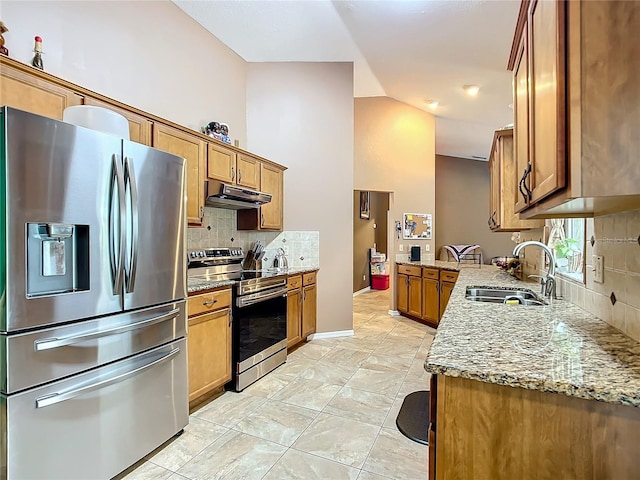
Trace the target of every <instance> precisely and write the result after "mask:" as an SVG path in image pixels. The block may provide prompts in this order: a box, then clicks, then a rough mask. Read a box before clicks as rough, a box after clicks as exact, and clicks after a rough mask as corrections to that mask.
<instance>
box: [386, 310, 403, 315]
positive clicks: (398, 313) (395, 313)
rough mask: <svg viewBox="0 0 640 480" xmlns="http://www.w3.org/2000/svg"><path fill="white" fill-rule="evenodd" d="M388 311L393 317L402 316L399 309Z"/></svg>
mask: <svg viewBox="0 0 640 480" xmlns="http://www.w3.org/2000/svg"><path fill="white" fill-rule="evenodd" d="M387 313H388V314H389V315H391V316H392V317H399V316H400V312H399V311H398V310H389V311H388V312H387Z"/></svg>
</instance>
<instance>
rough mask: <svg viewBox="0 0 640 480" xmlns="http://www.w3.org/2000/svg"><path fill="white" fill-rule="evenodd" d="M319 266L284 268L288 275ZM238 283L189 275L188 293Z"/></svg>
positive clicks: (312, 270)
mask: <svg viewBox="0 0 640 480" xmlns="http://www.w3.org/2000/svg"><path fill="white" fill-rule="evenodd" d="M317 270H318V267H292V268H288V269H286V270H283V271H282V273H285V274H286V275H298V274H301V273H308V272H315V271H317ZM235 284H236V280H208V279H206V278H202V277H187V293H197V292H202V291H205V290H212V289H214V288H220V287H230V286H233V285H235Z"/></svg>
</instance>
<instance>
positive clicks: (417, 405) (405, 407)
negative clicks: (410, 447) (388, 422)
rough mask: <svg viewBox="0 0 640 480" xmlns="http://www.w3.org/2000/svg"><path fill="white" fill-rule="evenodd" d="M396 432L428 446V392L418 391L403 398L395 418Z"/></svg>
mask: <svg viewBox="0 0 640 480" xmlns="http://www.w3.org/2000/svg"><path fill="white" fill-rule="evenodd" d="M396 425H397V426H398V430H400V432H401V433H402V434H403V435H404V436H405V437H408V438H410V439H411V440H413V441H414V442H418V443H422V444H423V445H429V392H428V391H426V390H419V391H417V392H413V393H410V394H409V395H407V396H406V397H404V401H403V402H402V406H401V407H400V412H398V416H397V418H396Z"/></svg>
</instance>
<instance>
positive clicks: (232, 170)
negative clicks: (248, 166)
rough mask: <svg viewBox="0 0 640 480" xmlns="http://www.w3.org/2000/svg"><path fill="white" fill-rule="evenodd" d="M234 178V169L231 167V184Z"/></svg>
mask: <svg viewBox="0 0 640 480" xmlns="http://www.w3.org/2000/svg"><path fill="white" fill-rule="evenodd" d="M235 178H236V169H235V168H233V167H231V181H232V182H233V181H234V180H235Z"/></svg>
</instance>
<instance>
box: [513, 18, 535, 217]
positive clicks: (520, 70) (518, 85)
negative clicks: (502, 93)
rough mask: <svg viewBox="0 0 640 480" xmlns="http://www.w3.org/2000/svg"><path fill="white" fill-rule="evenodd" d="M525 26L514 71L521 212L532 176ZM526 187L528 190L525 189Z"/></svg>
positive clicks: (517, 209) (518, 205)
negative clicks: (529, 166) (527, 172)
mask: <svg viewBox="0 0 640 480" xmlns="http://www.w3.org/2000/svg"><path fill="white" fill-rule="evenodd" d="M527 32H528V30H527V25H526V24H525V26H524V30H523V34H522V39H521V40H520V46H519V47H518V53H517V55H516V62H515V66H514V69H513V119H514V125H513V128H514V142H515V144H514V151H515V157H516V158H515V169H516V174H515V176H516V181H515V183H516V185H514V188H515V189H516V198H515V199H514V202H515V204H514V211H515V212H516V213H517V212H521V211H522V210H524V209H525V208H527V206H528V205H529V197H528V195H527V190H530V185H531V182H530V177H531V176H530V175H529V176H527V177H526V178H525V172H526V171H527V167H528V165H529V49H528V42H529V39H528V33H527ZM525 186H526V188H525Z"/></svg>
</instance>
